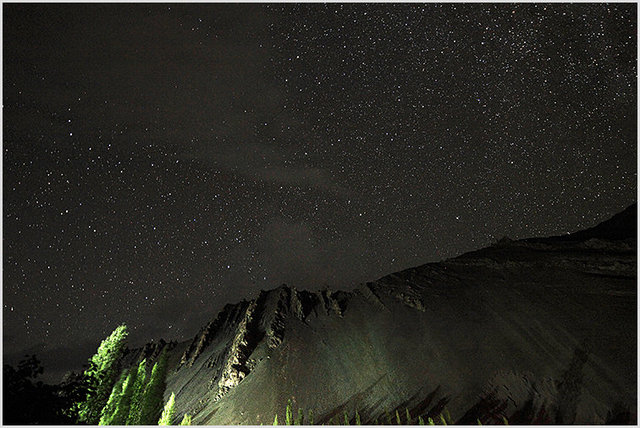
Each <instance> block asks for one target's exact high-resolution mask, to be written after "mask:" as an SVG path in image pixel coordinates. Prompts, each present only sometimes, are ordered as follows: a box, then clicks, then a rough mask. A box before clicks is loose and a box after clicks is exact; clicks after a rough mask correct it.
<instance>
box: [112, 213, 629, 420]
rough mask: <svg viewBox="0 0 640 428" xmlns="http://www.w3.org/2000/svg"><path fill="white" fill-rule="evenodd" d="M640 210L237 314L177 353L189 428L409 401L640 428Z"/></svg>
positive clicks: (459, 416)
mask: <svg viewBox="0 0 640 428" xmlns="http://www.w3.org/2000/svg"><path fill="white" fill-rule="evenodd" d="M636 219H637V208H636V205H635V204H634V205H633V206H631V207H629V208H628V209H627V210H625V211H624V212H622V213H620V214H618V215H616V216H614V217H613V218H611V219H610V220H607V221H605V222H603V223H601V224H599V225H597V226H595V227H593V228H590V229H587V230H583V231H580V232H576V233H573V234H569V235H565V236H560V237H550V238H536V239H527V240H520V241H509V240H501V241H500V242H498V243H496V244H495V245H493V246H491V247H488V248H484V249H481V250H478V251H474V252H471V253H467V254H463V255H461V256H459V257H456V258H453V259H449V260H445V261H442V262H439V263H429V264H426V265H423V266H419V267H416V268H412V269H407V270H404V271H401V272H397V273H394V274H391V275H387V276H385V277H383V278H380V279H379V280H377V281H373V282H368V283H366V284H362V285H361V286H360V287H358V288H357V289H355V290H352V291H331V290H324V291H319V292H309V291H304V290H297V289H296V288H295V287H287V286H282V287H279V288H277V289H274V290H269V291H263V292H261V293H260V295H259V296H258V298H256V299H254V300H250V301H242V302H240V303H237V304H233V305H231V304H230V305H227V306H225V308H224V309H223V310H222V311H221V312H220V313H219V314H218V316H217V317H216V318H215V319H214V320H213V321H211V322H210V323H209V324H208V325H206V326H205V327H204V328H202V330H200V332H198V334H197V335H196V336H195V337H194V338H193V340H190V341H187V342H183V343H168V344H167V343H164V342H160V343H156V344H154V345H148V346H146V347H145V348H143V349H135V350H131V351H129V352H128V354H127V355H126V357H125V360H124V363H125V365H132V364H134V363H135V362H136V361H139V360H140V359H141V358H143V357H147V358H149V359H152V360H153V359H154V358H157V355H159V353H160V351H161V349H162V348H166V349H168V350H169V355H170V359H169V367H170V368H169V373H168V378H167V389H166V392H165V399H168V397H169V395H170V394H171V393H172V392H174V393H175V394H176V408H177V412H176V422H178V421H180V420H181V418H182V416H183V414H184V413H189V414H191V415H193V423H194V424H270V423H272V422H273V418H274V415H275V414H276V413H277V414H278V419H279V420H280V421H283V420H284V408H285V405H286V403H287V400H288V399H292V401H293V403H294V407H295V408H297V407H301V408H304V409H305V410H311V409H312V410H313V411H314V414H315V415H316V416H315V422H316V423H323V422H325V423H326V422H329V420H330V419H331V418H332V417H334V416H336V415H337V416H340V417H342V415H343V413H344V411H347V412H348V413H349V414H350V415H353V413H354V411H355V410H356V409H357V410H358V412H359V414H360V415H361V417H362V422H363V423H371V422H373V421H374V420H375V418H379V420H381V421H382V420H386V419H385V414H386V411H389V412H391V413H393V412H394V409H400V411H401V412H403V413H402V414H404V411H405V409H406V408H408V409H409V411H410V412H411V414H412V415H413V416H414V417H416V416H418V415H424V416H435V415H438V414H439V413H440V412H442V411H443V409H445V408H446V410H447V411H448V412H449V413H450V414H451V418H452V419H453V420H454V421H457V422H460V423H473V424H475V423H476V421H477V420H478V419H479V420H480V421H482V422H483V423H502V417H503V416H504V417H506V418H507V419H508V420H509V421H510V422H511V423H558V424H565V423H579V424H591V423H635V421H636V418H637V415H636V414H635V408H636V400H637V381H636V379H637V366H636V361H637V329H636V311H637V303H636V302H637V301H636V296H637V284H636V278H637V269H636V266H637V255H636V248H637V242H636V231H637V226H636Z"/></svg>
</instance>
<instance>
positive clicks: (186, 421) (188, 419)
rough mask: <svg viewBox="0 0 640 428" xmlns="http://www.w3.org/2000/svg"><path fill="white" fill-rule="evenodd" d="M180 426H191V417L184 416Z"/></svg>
mask: <svg viewBox="0 0 640 428" xmlns="http://www.w3.org/2000/svg"><path fill="white" fill-rule="evenodd" d="M180 425H191V415H187V414H185V415H184V417H183V418H182V422H180Z"/></svg>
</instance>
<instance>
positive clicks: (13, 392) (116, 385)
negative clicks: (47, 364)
mask: <svg viewBox="0 0 640 428" xmlns="http://www.w3.org/2000/svg"><path fill="white" fill-rule="evenodd" d="M127 336H128V332H127V327H126V325H124V324H123V325H120V326H118V327H117V328H116V329H115V330H114V331H113V332H112V333H111V334H110V335H109V336H108V337H107V338H106V339H105V340H103V341H102V343H101V344H100V346H99V347H98V350H97V352H96V353H95V354H94V355H93V356H92V357H91V358H90V359H89V362H88V364H87V366H86V369H85V370H84V371H83V373H81V374H72V375H71V376H69V377H68V378H67V379H66V380H65V381H64V382H63V383H62V384H60V385H46V384H44V383H42V382H40V381H36V378H37V376H39V375H40V374H41V373H42V371H43V369H42V367H41V366H40V362H39V361H38V360H37V358H36V357H35V356H31V357H30V358H28V359H26V360H24V361H22V362H20V363H19V365H18V368H17V369H14V368H13V367H11V366H9V365H5V366H4V368H3V376H4V394H3V395H4V399H3V400H4V403H3V404H4V409H5V413H4V414H3V420H4V423H6V424H65V425H71V424H88V425H156V424H158V425H171V424H172V423H173V419H174V417H175V394H171V397H170V398H169V400H168V402H167V403H166V405H165V406H164V409H163V396H164V392H165V389H166V376H167V352H166V349H163V350H162V352H161V354H160V356H159V358H158V360H157V361H156V363H155V364H153V366H152V368H151V373H150V374H149V373H148V372H147V370H148V367H147V366H148V363H147V360H146V359H143V360H142V361H140V363H139V364H138V365H137V366H133V367H131V368H128V369H124V370H123V369H122V367H121V361H122V356H123V354H124V349H125V343H126V338H127ZM7 410H8V411H7ZM180 425H191V416H189V415H186V414H185V415H184V417H183V419H182V422H181V423H180Z"/></svg>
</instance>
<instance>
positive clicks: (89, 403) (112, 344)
mask: <svg viewBox="0 0 640 428" xmlns="http://www.w3.org/2000/svg"><path fill="white" fill-rule="evenodd" d="M127 335H128V333H127V326H126V325H124V324H123V325H121V326H118V327H117V328H116V329H115V330H114V331H113V333H111V335H110V336H109V337H107V338H106V339H105V340H103V341H102V343H100V346H99V347H98V351H97V352H96V353H95V354H94V355H93V356H92V357H91V359H90V360H89V368H88V369H87V370H85V372H84V375H85V378H86V381H87V384H88V388H89V391H88V394H87V397H86V399H85V400H83V401H81V402H80V403H78V405H77V408H78V417H79V420H80V422H85V423H88V424H91V425H95V424H97V423H98V422H99V420H100V416H101V413H102V409H103V407H104V406H105V405H106V404H107V401H108V400H109V396H110V392H111V390H112V388H113V384H114V383H115V382H116V380H117V376H118V373H117V372H118V370H117V369H118V367H117V365H118V361H119V358H120V356H121V355H122V350H123V348H124V344H125V340H126V338H127Z"/></svg>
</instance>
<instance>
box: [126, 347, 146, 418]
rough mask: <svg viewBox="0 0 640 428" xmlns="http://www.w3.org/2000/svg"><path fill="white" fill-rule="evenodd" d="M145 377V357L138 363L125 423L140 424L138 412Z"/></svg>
mask: <svg viewBox="0 0 640 428" xmlns="http://www.w3.org/2000/svg"><path fill="white" fill-rule="evenodd" d="M146 378H147V359H146V358H145V359H143V360H142V361H140V364H138V372H137V374H136V381H135V383H134V385H133V391H132V395H131V400H130V408H129V414H128V416H127V421H126V424H127V425H139V424H140V412H141V411H142V399H143V398H144V387H145V382H146Z"/></svg>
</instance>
